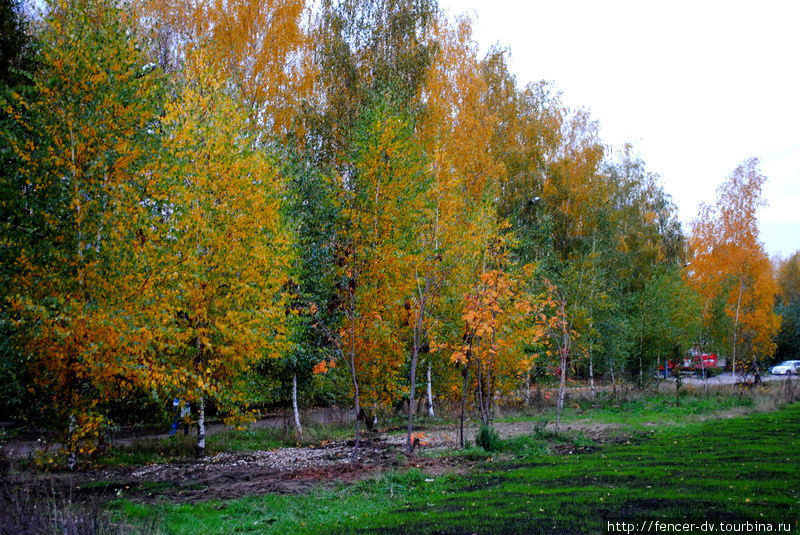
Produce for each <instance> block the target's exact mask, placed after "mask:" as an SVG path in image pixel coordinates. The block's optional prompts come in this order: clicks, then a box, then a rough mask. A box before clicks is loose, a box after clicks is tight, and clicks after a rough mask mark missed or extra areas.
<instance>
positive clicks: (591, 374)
mask: <svg viewBox="0 0 800 535" xmlns="http://www.w3.org/2000/svg"><path fill="white" fill-rule="evenodd" d="M589 386H590V387H591V389H592V399H595V398H596V397H597V392H596V391H595V388H594V362H593V361H592V352H591V351H589Z"/></svg>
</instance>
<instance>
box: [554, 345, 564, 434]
mask: <svg viewBox="0 0 800 535" xmlns="http://www.w3.org/2000/svg"><path fill="white" fill-rule="evenodd" d="M566 389H567V352H566V351H565V350H562V351H561V378H560V380H559V382H558V403H557V405H556V432H558V430H559V427H561V411H562V409H563V408H564V392H565V391H566Z"/></svg>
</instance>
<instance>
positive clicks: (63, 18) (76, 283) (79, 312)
mask: <svg viewBox="0 0 800 535" xmlns="http://www.w3.org/2000/svg"><path fill="white" fill-rule="evenodd" d="M39 38H40V42H41V43H42V48H41V53H40V57H39V59H38V62H39V65H40V66H41V70H40V71H39V72H38V73H37V74H36V76H35V80H34V83H35V86H36V90H35V91H34V92H33V95H34V100H32V101H30V102H24V101H23V100H22V99H21V97H18V98H17V101H16V102H15V103H12V104H10V105H9V108H8V109H9V110H10V112H11V115H12V116H14V117H16V118H18V119H20V120H21V121H23V127H24V129H25V130H26V131H27V132H28V133H29V135H28V136H27V137H23V138H19V137H17V138H14V139H9V140H8V141H9V144H10V145H11V147H12V148H13V150H14V151H15V152H16V154H17V155H18V157H19V159H20V161H21V162H24V166H23V167H22V168H21V169H20V170H19V171H20V174H21V176H24V177H25V184H23V185H21V187H20V188H19V189H18V190H17V191H18V193H19V195H21V197H22V199H21V203H22V205H23V206H25V210H24V212H25V213H24V215H23V218H24V220H23V221H22V225H21V226H20V229H19V230H20V232H18V233H16V234H15V235H14V236H16V238H19V240H15V241H17V243H16V244H15V245H16V246H18V256H17V258H16V269H15V272H14V273H15V276H14V278H13V280H12V281H11V283H12V287H13V288H15V292H14V293H15V294H16V295H14V296H13V298H12V301H11V303H10V308H11V309H12V310H13V311H14V315H15V318H16V320H17V325H18V327H19V330H18V336H17V342H18V343H19V345H20V346H21V349H22V351H23V352H24V353H25V354H27V355H28V357H29V362H30V366H31V375H32V377H33V381H34V386H35V387H38V388H40V389H41V392H42V394H43V395H42V397H41V399H42V403H43V405H44V407H43V408H45V407H47V408H50V409H51V410H52V411H53V412H54V413H55V414H56V416H57V418H58V424H59V425H61V426H63V428H65V429H66V431H67V433H66V438H65V441H64V450H65V453H66V454H67V464H68V466H69V467H70V468H74V466H75V464H76V462H77V457H78V455H79V454H89V453H91V452H92V451H93V450H94V448H95V446H96V444H97V439H98V436H99V432H100V429H101V427H102V426H103V424H104V423H105V422H106V418H105V416H104V414H103V412H102V411H101V410H100V405H101V404H102V403H104V402H105V401H106V400H108V399H113V398H115V397H118V396H120V395H125V394H127V393H130V392H131V390H132V389H133V388H135V387H138V386H139V385H141V384H142V381H143V379H144V378H145V377H147V375H148V373H147V367H146V366H142V362H141V360H140V358H141V352H140V351H139V349H138V348H140V347H142V346H143V345H146V344H147V343H148V342H149V334H148V333H147V332H146V331H143V330H139V329H136V328H135V327H134V326H135V325H136V324H137V323H138V318H139V316H140V314H141V313H140V311H139V310H138V309H136V308H135V307H133V306H131V302H132V300H133V298H134V297H135V295H136V294H137V292H138V291H139V289H140V288H139V285H138V283H137V281H138V280H139V277H138V273H139V270H138V266H137V263H136V261H135V258H133V257H132V256H131V254H130V253H131V249H132V247H131V245H132V243H133V242H134V238H135V236H134V235H133V229H131V228H130V227H129V226H127V225H126V223H127V222H128V218H129V215H130V211H131V210H136V209H137V207H138V206H139V201H140V200H141V191H142V187H143V184H144V179H143V173H142V168H143V166H144V160H145V158H146V157H147V156H149V154H150V152H149V151H150V148H149V147H150V146H151V144H152V141H153V138H154V137H155V136H154V135H153V130H152V129H151V126H152V124H153V123H154V121H155V118H156V114H157V108H156V103H157V99H156V93H155V90H156V89H157V88H158V77H157V74H156V73H155V72H153V71H152V70H149V69H148V68H146V59H145V58H144V56H143V55H142V54H141V53H140V51H139V50H138V49H137V44H136V38H137V36H136V34H135V32H134V31H133V25H132V21H131V15H130V13H129V12H127V11H125V10H122V9H119V8H118V7H117V6H116V4H115V2H113V1H99V2H88V1H82V0H75V1H64V2H54V3H52V4H50V6H49V10H48V15H47V16H46V18H45V20H44V23H43V26H42V32H41V34H40V36H39Z"/></svg>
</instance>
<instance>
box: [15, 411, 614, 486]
mask: <svg viewBox="0 0 800 535" xmlns="http://www.w3.org/2000/svg"><path fill="white" fill-rule="evenodd" d="M551 427H552V426H548V428H551ZM618 427H619V426H617V425H613V424H607V425H604V424H597V423H590V422H572V423H570V424H568V425H564V426H562V429H564V430H580V431H582V432H584V433H586V434H587V435H588V436H590V437H592V438H593V439H594V440H597V441H601V442H602V441H606V440H610V439H611V437H612V435H613V437H614V440H618V439H619V434H618V433H612V431H613V430H616V429H617V428H618ZM496 428H497V430H498V432H499V433H500V436H501V437H503V438H508V437H512V436H517V435H522V434H530V433H531V432H532V424H531V422H511V423H498V424H496ZM422 433H423V439H422V440H423V444H422V445H420V447H419V448H420V449H419V450H418V452H417V453H420V452H433V451H436V450H442V449H446V448H453V447H456V446H457V445H458V429H457V428H454V427H442V428H435V429H428V430H425V431H423V432H422ZM476 433H477V428H476V427H473V426H470V427H467V428H465V437H466V438H467V439H469V440H471V441H474V438H475V434H476ZM405 439H406V437H405V434H402V433H373V434H371V435H367V436H365V439H364V441H363V443H362V445H361V447H360V449H359V451H358V454H357V455H356V456H354V455H353V445H354V444H353V441H352V440H347V441H336V442H329V443H325V444H321V445H317V446H309V447H295V448H279V449H274V450H268V451H254V452H242V453H232V452H227V453H220V454H218V455H214V456H209V457H206V458H204V459H191V460H186V461H181V462H174V463H168V464H150V465H144V466H138V467H123V468H104V469H91V470H86V471H83V472H77V473H64V472H61V473H50V474H42V473H36V474H34V473H30V474H26V475H25V476H23V477H29V478H30V479H29V480H28V481H27V483H28V484H32V485H40V486H41V485H46V486H49V487H50V488H51V489H57V490H58V491H59V492H63V493H64V494H69V495H70V497H72V498H73V499H81V498H86V499H96V498H113V497H122V496H125V497H128V498H131V499H136V500H143V501H155V500H169V501H172V502H194V501H205V500H211V499H234V498H240V497H244V496H250V495H258V494H265V493H299V492H304V491H306V490H308V489H309V488H311V487H314V486H319V485H335V484H337V483H351V482H354V481H358V480H362V479H365V478H369V477H374V476H376V475H379V474H380V473H382V472H385V471H388V470H393V469H397V468H403V467H417V468H420V469H422V470H424V471H425V472H426V473H428V474H431V475H434V476H435V475H440V474H444V473H452V472H462V471H464V470H467V469H469V468H470V467H471V466H472V465H474V464H475V462H474V461H469V460H465V459H463V458H457V457H456V458H448V457H429V456H420V455H414V456H408V455H406V454H405ZM562 449H563V450H564V451H561V450H562ZM573 449H575V448H569V447H561V446H558V447H556V448H554V452H556V453H563V454H568V453H570V454H571V453H573V451H572V450H573ZM567 450H570V451H567ZM576 453H577V452H576Z"/></svg>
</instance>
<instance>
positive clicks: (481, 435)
mask: <svg viewBox="0 0 800 535" xmlns="http://www.w3.org/2000/svg"><path fill="white" fill-rule="evenodd" d="M475 445H476V446H479V447H481V448H483V449H484V450H486V451H500V449H502V447H503V441H502V440H500V435H499V434H498V433H497V430H496V429H495V428H494V427H490V426H488V425H481V428H480V430H479V431H478V436H476V437H475Z"/></svg>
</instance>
